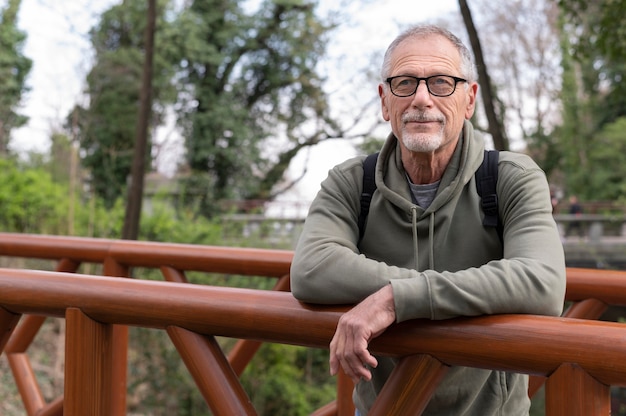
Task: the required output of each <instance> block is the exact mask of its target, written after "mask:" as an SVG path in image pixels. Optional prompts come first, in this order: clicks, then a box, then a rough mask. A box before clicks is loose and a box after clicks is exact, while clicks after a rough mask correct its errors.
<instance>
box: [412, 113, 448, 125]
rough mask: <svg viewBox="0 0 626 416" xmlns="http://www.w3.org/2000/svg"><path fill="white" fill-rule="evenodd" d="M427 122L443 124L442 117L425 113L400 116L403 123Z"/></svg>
mask: <svg viewBox="0 0 626 416" xmlns="http://www.w3.org/2000/svg"><path fill="white" fill-rule="evenodd" d="M429 121H435V122H439V123H443V122H444V121H445V119H444V117H443V116H442V115H439V114H427V113H425V112H416V113H405V114H403V115H402V122H403V123H409V122H418V123H424V122H429Z"/></svg>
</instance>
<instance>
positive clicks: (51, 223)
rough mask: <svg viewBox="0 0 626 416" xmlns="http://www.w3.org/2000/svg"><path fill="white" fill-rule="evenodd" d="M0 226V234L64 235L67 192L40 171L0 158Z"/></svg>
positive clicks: (45, 173)
mask: <svg viewBox="0 0 626 416" xmlns="http://www.w3.org/2000/svg"><path fill="white" fill-rule="evenodd" d="M0 183H2V186H0V212H2V215H1V216H0V227H1V228H2V230H3V231H7V232H19V233H39V234H64V233H65V230H66V229H67V224H66V218H67V216H66V215H65V213H66V212H67V190H66V189H65V188H64V187H63V186H61V185H59V184H56V183H54V182H53V181H52V178H51V177H50V175H49V174H48V173H47V172H45V171H44V170H43V169H34V168H30V167H27V166H21V165H19V164H18V163H17V162H16V161H14V160H12V159H0Z"/></svg>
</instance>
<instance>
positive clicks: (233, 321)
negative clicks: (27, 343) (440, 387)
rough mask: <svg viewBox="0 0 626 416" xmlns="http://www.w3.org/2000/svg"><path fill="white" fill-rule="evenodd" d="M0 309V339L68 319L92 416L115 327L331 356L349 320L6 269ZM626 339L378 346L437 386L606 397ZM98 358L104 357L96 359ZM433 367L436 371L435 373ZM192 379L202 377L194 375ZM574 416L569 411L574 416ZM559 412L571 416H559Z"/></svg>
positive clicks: (226, 293)
mask: <svg viewBox="0 0 626 416" xmlns="http://www.w3.org/2000/svg"><path fill="white" fill-rule="evenodd" d="M244 305H245V306H244ZM0 306H1V307H2V308H3V309H4V311H5V312H4V313H3V314H2V316H1V317H0V330H1V333H7V332H10V330H11V328H12V327H14V325H15V317H16V316H19V314H25V313H35V314H42V315H46V316H61V317H62V316H65V317H66V319H68V320H69V321H68V323H67V325H68V340H71V341H73V342H70V343H69V346H68V349H67V350H66V353H67V354H68V355H67V356H66V360H67V362H68V364H66V366H68V368H69V370H67V371H66V379H67V378H68V377H69V379H68V380H66V387H69V388H70V391H72V396H68V391H67V390H66V396H67V397H73V395H74V394H76V395H78V396H76V397H83V399H81V400H78V403H74V402H73V403H66V407H68V406H69V407H71V408H74V409H75V410H76V411H83V412H84V411H89V412H91V413H89V414H94V415H99V414H102V415H104V414H106V413H105V412H108V411H109V408H108V407H107V403H106V393H107V389H106V388H102V387H103V386H105V385H106V383H102V380H107V377H106V376H105V377H102V374H104V373H106V371H107V368H108V366H107V364H110V362H109V361H108V360H110V354H109V353H108V352H107V351H106V350H104V352H102V350H101V348H102V346H104V345H108V343H107V342H106V341H107V340H108V339H109V338H110V331H109V329H108V328H110V327H111V325H112V324H122V325H133V326H143V327H152V328H160V329H166V330H168V332H169V333H170V335H171V333H172V332H175V333H176V334H175V336H174V337H173V338H174V339H176V338H177V337H184V336H185V335H190V334H201V335H202V336H209V337H212V336H215V335H219V336H227V337H234V338H249V339H257V340H263V341H267V342H278V343H287V344H296V345H304V346H310V347H318V348H326V347H327V345H328V343H329V342H330V339H331V337H332V335H333V332H334V329H335V327H336V324H337V321H338V319H339V317H340V315H341V313H342V312H343V311H345V310H346V309H345V308H338V307H319V306H310V305H304V304H301V303H300V302H298V301H296V300H295V299H294V298H293V297H292V296H291V295H290V294H288V293H281V292H268V291H258V290H250V289H236V288H216V287H210V286H200V287H199V286H196V285H194V286H192V285H188V284H177V283H169V282H154V281H140V280H129V279H125V280H121V281H120V280H119V279H115V278H109V277H94V276H85V275H78V274H66V273H58V272H41V271H29V270H11V269H0ZM625 335H626V327H625V326H624V325H623V324H618V323H612V322H598V321H589V320H578V319H568V318H554V317H544V316H530V315H501V316H487V317H479V318H463V319H453V320H447V321H442V322H433V321H421V320H416V321H412V322H405V323H402V324H399V325H394V326H393V327H392V328H390V329H389V330H388V331H386V332H385V333H384V334H383V335H382V336H381V337H379V338H377V339H376V340H375V341H374V342H372V345H371V348H372V350H373V351H374V352H376V353H379V354H385V355H392V356H402V357H410V356H416V355H417V356H419V355H422V356H424V357H426V356H430V357H433V358H434V359H435V361H434V362H433V361H432V360H428V359H427V360H424V359H421V360H411V361H410V362H409V364H408V365H409V366H412V367H411V368H412V369H413V367H417V368H418V369H420V368H421V369H422V370H424V369H426V370H425V371H426V372H427V373H430V374H432V375H433V377H432V379H433V380H437V379H438V377H437V376H436V374H438V373H439V372H441V371H445V366H448V365H464V366H474V367H481V368H493V369H500V370H508V371H515V372H522V373H530V374H538V375H542V376H546V377H550V376H551V375H553V374H561V373H562V372H566V371H569V373H570V376H571V375H572V374H574V375H577V374H579V373H581V374H583V375H587V378H588V379H589V380H587V384H585V385H592V386H596V387H598V390H599V392H600V393H601V395H604V393H606V392H608V386H609V385H626V360H623V359H622V358H623V357H624V354H626V336H625ZM5 338H6V337H3V339H5ZM208 344H209V345H210V344H211V343H210V342H208ZM599 346H601V347H602V353H601V354H597V353H595V354H588V353H584V352H585V351H597V349H598V347H599ZM2 347H4V345H2ZM98 347H99V348H98ZM197 348H198V349H199V350H204V349H207V348H208V347H207V346H206V345H205V346H204V347H200V346H199V347H197ZM94 349H95V350H96V352H99V353H94V352H93V351H92V350H94ZM103 357H104V358H103ZM76 359H80V365H76V364H71V362H72V360H76ZM223 362H224V361H223V360H222V364H221V365H223ZM437 363H439V364H437ZM433 364H436V365H435V366H434V367H433ZM564 365H565V367H563V366H564ZM188 366H189V364H188ZM399 368H400V369H402V368H403V366H400V367H399ZM563 368H565V370H563ZM191 371H192V372H194V369H193V366H191ZM433 371H434V372H433ZM209 373H211V372H209ZM399 373H401V371H399ZM411 373H412V372H411ZM194 375H196V376H198V374H195V373H194ZM198 377H200V379H201V380H200V381H201V382H200V383H198V384H199V386H200V387H202V386H203V385H204V386H208V385H211V383H203V382H202V379H203V377H205V376H198ZM398 377H403V375H402V374H400V375H399V376H398ZM109 378H110V377H109ZM589 381H591V382H592V383H591V384H589ZM231 383H232V377H231ZM555 383H557V388H558V390H559V391H565V392H571V391H570V390H569V389H568V388H567V386H565V384H567V379H566V378H564V377H563V379H562V380H561V378H559V380H558V381H555ZM602 386H606V388H602ZM429 388H432V387H430V386H429ZM591 391H592V392H593V390H591ZM399 393H403V392H402V391H401V392H399ZM579 393H580V394H582V395H583V396H585V395H587V393H586V392H579ZM86 394H91V395H94V394H96V395H97V397H92V398H91V399H85V397H90V396H89V395H87V396H85V395H86ZM396 394H398V392H396ZM396 394H394V395H393V397H391V396H389V395H387V396H385V395H382V394H381V398H380V399H379V400H382V402H381V403H382V404H378V405H377V406H378V407H377V408H381V409H390V408H399V409H407V408H411V407H410V406H411V404H412V403H413V402H414V397H411V396H406V397H405V396H402V397H398V396H397V395H396ZM207 395H208V393H207ZM103 396H104V397H103ZM233 397H239V396H238V395H234V396H233ZM425 397H426V398H428V397H429V396H428V395H426V396H425ZM399 399H402V400H401V403H402V404H401V405H398V404H397V403H398V400H399ZM561 399H564V397H561ZM72 400H74V399H72ZM211 400H216V399H215V398H212V399H211ZM82 401H85V403H82ZM243 401H244V402H245V399H244V400H243ZM563 401H564V402H567V401H568V400H563ZM579 401H580V400H579ZM597 401H600V402H603V403H605V406H606V398H604V399H603V398H602V397H596V395H595V394H594V395H593V396H592V397H591V398H588V399H587V401H584V400H583V403H587V402H597ZM548 402H549V403H553V402H556V400H549V401H548ZM552 405H553V406H554V404H552ZM94 406H95V407H94ZM407 406H409V407H407ZM563 406H565V404H564V405H563ZM567 410H568V411H571V409H569V407H568V409H567ZM94 412H95V413H94ZM553 412H554V413H553V414H564V413H561V412H560V408H559V409H555V410H553ZM233 414H234V413H233ZM396 414H400V413H396ZM569 414H572V413H569ZM574 414H580V415H582V414H585V415H588V414H590V413H580V412H575V413H574ZM593 414H599V413H593Z"/></svg>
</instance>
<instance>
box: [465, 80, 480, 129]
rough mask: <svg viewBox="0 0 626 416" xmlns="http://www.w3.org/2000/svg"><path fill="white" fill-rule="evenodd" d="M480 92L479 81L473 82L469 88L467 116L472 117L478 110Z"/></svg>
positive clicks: (467, 117)
mask: <svg viewBox="0 0 626 416" xmlns="http://www.w3.org/2000/svg"><path fill="white" fill-rule="evenodd" d="M477 93H478V83H476V82H472V83H471V84H470V86H469V87H468V88H467V91H466V94H467V106H466V107H465V118H466V119H467V120H469V119H471V118H472V116H473V115H474V110H476V94H477Z"/></svg>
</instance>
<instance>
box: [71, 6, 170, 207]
mask: <svg viewBox="0 0 626 416" xmlns="http://www.w3.org/2000/svg"><path fill="white" fill-rule="evenodd" d="M161 3H163V2H161ZM158 10H159V11H160V12H161V14H160V16H158V20H159V24H158V25H159V26H158V27H161V26H163V27H165V26H166V22H165V19H164V17H163V16H164V15H165V14H166V12H165V11H166V8H165V7H159V8H158ZM146 14H147V3H146V2H143V1H132V2H123V3H122V4H121V5H118V6H113V7H112V8H111V9H109V10H107V11H106V12H105V13H104V14H103V15H102V18H101V21H100V23H99V24H98V26H97V27H95V28H94V29H93V30H92V32H91V42H92V44H93V47H94V50H95V63H94V66H93V68H92V69H91V71H90V73H89V74H88V76H87V93H88V95H89V99H90V102H89V106H88V107H86V108H81V107H77V108H75V110H74V112H73V113H72V114H71V115H70V117H69V118H68V120H70V121H69V122H68V126H72V127H69V128H74V135H75V137H77V138H78V139H79V142H80V147H81V149H82V151H83V157H82V165H83V167H85V168H87V169H89V171H90V177H91V184H92V186H93V188H94V191H95V193H96V195H98V196H100V197H102V198H103V200H104V202H105V204H106V205H107V206H109V207H110V206H113V204H114V203H115V200H116V199H117V198H119V197H121V196H123V195H124V191H125V189H126V181H127V178H128V176H129V174H130V172H131V166H132V162H133V148H134V143H135V132H136V125H137V117H138V111H139V105H138V103H139V102H140V91H141V74H142V65H143V61H144V60H143V54H144V46H145V45H144V30H145V26H146V24H147V21H146ZM165 30H166V29H164V32H165ZM159 35H160V34H159V33H157V34H156V36H157V39H156V40H155V43H157V44H158V43H159ZM161 36H164V35H163V34H161ZM157 51H158V48H157ZM164 55H165V52H163V53H161V54H159V53H156V54H155V57H154V67H155V70H154V79H153V89H152V98H153V101H154V103H155V107H154V109H153V111H152V119H151V120H150V123H149V124H150V126H152V127H154V126H157V125H159V124H160V122H161V121H162V118H163V113H164V110H163V108H164V106H165V104H164V103H165V102H166V101H167V96H168V91H170V97H172V93H171V91H173V90H172V89H171V85H170V79H171V72H170V68H171V64H168V63H167V59H166V58H165V56H164ZM74 120H77V122H76V123H75V122H74ZM150 149H151V140H150V139H149V140H148V144H147V146H146V152H145V153H146V156H145V157H146V159H147V163H146V165H147V166H150V161H151V159H150Z"/></svg>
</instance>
